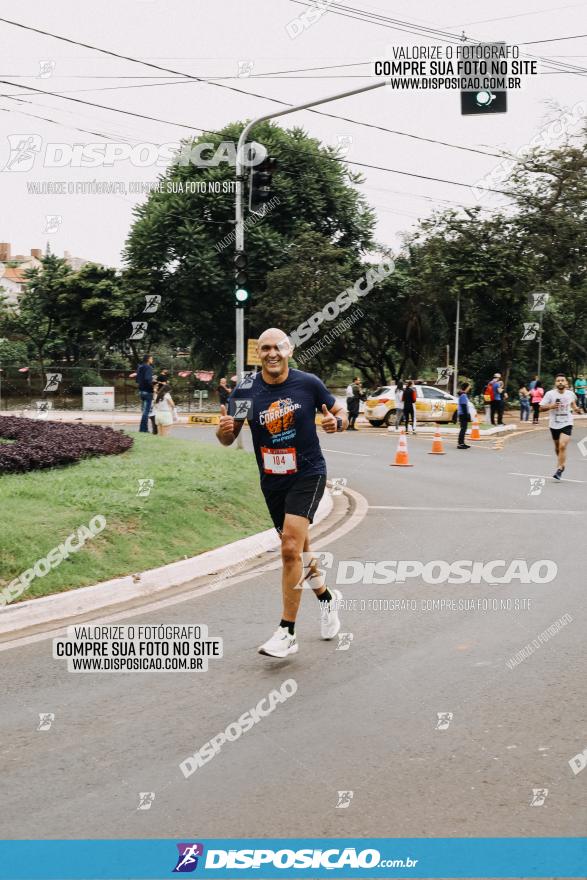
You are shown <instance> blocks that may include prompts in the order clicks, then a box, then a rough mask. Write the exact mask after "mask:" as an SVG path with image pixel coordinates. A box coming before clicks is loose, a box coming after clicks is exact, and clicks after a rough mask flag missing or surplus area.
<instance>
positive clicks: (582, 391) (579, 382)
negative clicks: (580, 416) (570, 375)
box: [575, 376, 587, 413]
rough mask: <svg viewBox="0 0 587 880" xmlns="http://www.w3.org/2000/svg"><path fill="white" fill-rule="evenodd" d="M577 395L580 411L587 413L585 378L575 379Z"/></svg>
mask: <svg viewBox="0 0 587 880" xmlns="http://www.w3.org/2000/svg"><path fill="white" fill-rule="evenodd" d="M575 395H576V397H577V406H578V407H579V409H582V410H583V412H584V413H587V407H586V406H585V402H586V401H585V397H586V395H587V382H586V381H585V377H584V376H577V378H576V379H575Z"/></svg>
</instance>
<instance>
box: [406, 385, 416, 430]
mask: <svg viewBox="0 0 587 880" xmlns="http://www.w3.org/2000/svg"><path fill="white" fill-rule="evenodd" d="M416 396H417V395H416V389H415V388H414V383H413V381H412V379H408V381H407V382H406V384H405V387H404V393H403V395H402V400H403V404H404V422H405V425H406V434H407V433H408V430H409V427H410V422H411V423H412V434H415V433H416Z"/></svg>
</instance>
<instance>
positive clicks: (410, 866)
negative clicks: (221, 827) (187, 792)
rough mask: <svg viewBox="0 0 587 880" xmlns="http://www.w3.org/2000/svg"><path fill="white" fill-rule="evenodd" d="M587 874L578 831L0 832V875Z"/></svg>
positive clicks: (136, 878) (586, 845)
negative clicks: (499, 834)
mask: <svg viewBox="0 0 587 880" xmlns="http://www.w3.org/2000/svg"><path fill="white" fill-rule="evenodd" d="M180 874H184V875H191V876H192V877H193V878H198V877H199V878H202V877H205V878H212V877H216V878H219V880H222V878H231V880H234V878H238V877H245V878H246V877H259V878H263V877H283V878H288V877H307V878H312V880H314V878H318V877H332V878H346V877H348V878H353V877H362V878H371V877H383V878H393V877H404V878H411V877H414V878H415V877H430V878H432V877H444V878H451V877H467V878H471V880H473V878H481V877H519V878H530V877H556V878H559V877H580V878H585V877H587V838H585V837H534V838H519V837H503V838H434V839H427V840H422V839H416V838H389V837H385V838H350V839H336V838H331V839H322V840H321V839H316V838H281V839H261V838H256V839H208V840H206V839H202V838H190V837H184V838H176V839H174V840H10V841H7V840H5V841H0V880H38V878H39V877H42V878H43V880H151V878H157V880H160V878H173V877H177V876H178V875H180Z"/></svg>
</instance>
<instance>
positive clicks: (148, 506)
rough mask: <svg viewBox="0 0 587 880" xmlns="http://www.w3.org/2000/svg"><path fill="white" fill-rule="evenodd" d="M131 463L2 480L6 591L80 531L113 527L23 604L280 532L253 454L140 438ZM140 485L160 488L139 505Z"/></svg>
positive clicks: (0, 533)
mask: <svg viewBox="0 0 587 880" xmlns="http://www.w3.org/2000/svg"><path fill="white" fill-rule="evenodd" d="M133 437H134V438H135V440H134V445H133V447H132V448H131V449H130V450H129V451H128V452H125V453H123V454H122V455H106V456H100V457H98V458H89V459H86V460H85V461H82V462H80V463H79V464H75V465H68V466H66V467H62V468H52V469H50V470H39V471H33V472H31V473H28V474H10V475H6V476H3V477H0V588H1V587H3V586H5V585H6V584H8V583H10V581H11V580H13V579H14V578H15V577H17V576H18V575H19V574H20V573H21V572H22V571H24V570H25V569H27V568H31V567H32V566H33V564H34V563H35V561H36V560H37V559H39V558H41V557H44V556H46V554H47V553H48V551H49V550H51V549H52V548H53V547H56V546H57V545H58V544H60V543H62V542H63V541H64V540H65V538H66V537H67V536H68V535H69V534H71V532H73V531H75V530H76V529H77V528H78V527H79V526H81V525H85V526H87V525H88V523H89V521H90V520H91V519H92V517H94V516H96V515H98V514H101V515H102V516H104V517H105V518H106V523H107V524H106V528H105V529H104V530H103V531H102V532H101V533H100V534H99V535H97V536H96V537H95V538H93V539H92V540H88V541H86V543H85V544H84V546H83V547H82V548H81V550H79V551H78V552H77V553H72V554H71V555H70V556H69V557H68V558H67V559H65V560H64V561H62V562H61V563H60V565H58V566H57V568H54V569H52V570H51V571H50V572H49V573H48V574H47V575H45V577H36V578H34V579H33V581H32V583H31V585H30V587H29V589H28V590H27V591H26V592H25V593H23V595H22V597H21V599H22V600H24V599H31V598H33V597H35V596H44V595H47V594H49V593H56V592H61V591H64V590H69V589H74V588H75V587H82V586H86V585H88V584H95V583H97V582H99V581H103V580H107V579H108V578H112V577H117V576H119V575H125V574H131V573H134V572H138V571H144V570H145V569H149V568H156V567H157V566H160V565H165V564H166V563H169V562H174V561H176V560H178V559H183V558H184V557H187V556H195V555H196V554H197V553H202V552H204V551H205V550H210V549H212V548H214V547H218V546H220V545H222V544H226V543H229V542H230V541H236V540H238V539H239V538H243V537H246V536H247V535H251V534H254V533H256V532H259V531H262V530H263V529H267V528H270V527H271V521H270V519H269V516H268V514H267V511H266V508H265V504H264V502H263V497H262V495H261V492H260V489H259V483H258V471H257V466H256V463H255V459H254V457H253V455H252V454H251V453H247V452H243V451H241V450H237V449H224V448H221V447H218V448H215V447H213V446H211V445H207V444H200V443H194V442H192V441H190V440H178V439H175V438H173V437H165V438H157V437H153V436H151V435H149V436H143V435H141V434H133ZM140 479H152V480H154V481H155V484H154V486H153V488H152V489H151V492H150V495H149V496H148V497H144V498H143V497H138V496H137V491H138V488H139V480H140Z"/></svg>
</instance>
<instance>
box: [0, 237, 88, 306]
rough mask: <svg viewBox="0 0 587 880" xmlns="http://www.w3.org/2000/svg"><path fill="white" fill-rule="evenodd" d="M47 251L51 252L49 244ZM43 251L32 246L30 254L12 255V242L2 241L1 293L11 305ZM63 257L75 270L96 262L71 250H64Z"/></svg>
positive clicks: (39, 263)
mask: <svg viewBox="0 0 587 880" xmlns="http://www.w3.org/2000/svg"><path fill="white" fill-rule="evenodd" d="M46 253H51V251H50V249H49V244H47V250H46ZM42 258H43V251H42V250H41V248H31V253H30V256H25V255H24V254H15V255H14V256H12V245H11V244H10V242H7V241H4V242H0V294H2V295H4V297H5V298H6V299H7V300H8V302H9V303H10V305H16V304H17V303H18V300H19V298H20V296H21V295H22V292H23V290H24V284H25V281H26V279H25V277H24V273H25V271H26V269H35V268H38V267H39V266H40V265H41V260H42ZM63 259H64V260H65V262H66V263H67V264H68V266H70V267H71V268H72V269H73V271H74V272H76V271H77V270H78V269H81V268H82V266H85V265H86V264H87V263H91V262H95V261H94V260H86V259H84V258H83V257H72V256H71V254H70V252H69V251H64V252H63Z"/></svg>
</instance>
